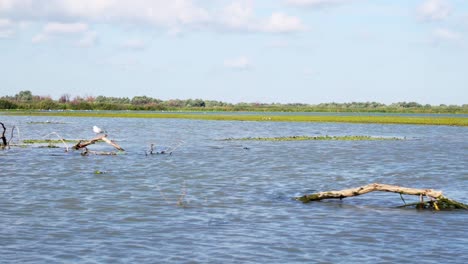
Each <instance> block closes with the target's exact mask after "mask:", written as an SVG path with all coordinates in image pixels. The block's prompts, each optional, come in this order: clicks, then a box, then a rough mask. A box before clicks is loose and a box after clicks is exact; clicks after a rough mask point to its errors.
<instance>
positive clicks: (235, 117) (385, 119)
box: [1, 111, 468, 126]
mask: <svg viewBox="0 0 468 264" xmlns="http://www.w3.org/2000/svg"><path fill="white" fill-rule="evenodd" d="M228 113H229V112H228ZM1 114H2V115H23V116H66V117H113V118H114V117H120V118H183V119H198V120H224V121H263V122H338V123H377V124H412V125H448V126H468V118H466V117H458V116H457V117H446V116H433V115H432V116H394V115H392V116H380V115H379V116H371V115H368V116H366V115H362V116H355V115H349V116H346V115H340V116H333V115H301V114H300V113H298V114H297V115H275V114H271V115H255V114H254V115H242V114H233V113H229V114H226V113H224V114H213V113H208V114H206V113H202V112H195V113H154V112H153V113H147V112H131V111H125V112H111V111H109V112H103V111H99V112H97V111H86V112H78V111H76V112H71V111H70V112H39V111H38V112H35V111H31V112H26V111H24V112H21V111H18V112H1Z"/></svg>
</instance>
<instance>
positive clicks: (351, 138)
mask: <svg viewBox="0 0 468 264" xmlns="http://www.w3.org/2000/svg"><path fill="white" fill-rule="evenodd" d="M403 139H404V138H398V137H373V136H328V135H326V136H289V137H246V138H226V139H223V140H224V141H234V140H245V141H249V140H250V141H306V140H337V141H340V140H341V141H377V140H403Z"/></svg>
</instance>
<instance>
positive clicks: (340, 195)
mask: <svg viewBox="0 0 468 264" xmlns="http://www.w3.org/2000/svg"><path fill="white" fill-rule="evenodd" d="M374 191H381V192H394V193H399V194H400V195H402V194H407V195H418V196H419V197H420V201H419V202H418V203H414V204H408V205H407V204H406V203H405V205H404V206H403V207H405V206H416V207H417V208H433V209H435V210H440V209H464V210H468V205H466V204H463V203H460V202H457V201H454V200H451V199H449V198H447V197H445V196H444V195H443V194H442V192H441V191H436V190H432V189H414V188H406V187H401V186H396V185H388V184H380V183H372V184H368V185H364V186H361V187H357V188H352V189H345V190H340V191H328V192H318V193H313V194H308V195H304V196H301V197H296V200H299V201H301V202H303V203H308V202H311V201H320V200H324V199H340V200H341V199H344V198H347V197H353V196H358V195H361V194H366V193H369V192H374ZM424 197H428V198H429V199H430V200H429V201H426V202H425V201H424Z"/></svg>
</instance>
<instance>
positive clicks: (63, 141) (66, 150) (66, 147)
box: [43, 132, 69, 152]
mask: <svg viewBox="0 0 468 264" xmlns="http://www.w3.org/2000/svg"><path fill="white" fill-rule="evenodd" d="M52 134H53V135H56V136H57V137H58V138H59V139H60V140H61V141H62V143H63V145H65V152H68V149H69V148H68V144H67V143H66V142H65V140H63V138H62V137H61V136H60V135H59V134H58V133H57V132H52V133H49V134H47V135H45V136H44V137H43V138H45V137H47V136H49V135H52Z"/></svg>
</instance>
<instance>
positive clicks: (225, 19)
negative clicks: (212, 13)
mask: <svg viewBox="0 0 468 264" xmlns="http://www.w3.org/2000/svg"><path fill="white" fill-rule="evenodd" d="M219 21H221V24H222V25H223V26H225V27H227V28H228V29H230V30H237V31H248V32H268V33H288V32H295V31H301V30H304V29H305V26H304V25H303V24H302V22H301V20H300V19H299V18H297V17H294V16H289V15H286V14H283V13H280V12H275V13H272V14H271V16H270V17H268V18H267V19H261V18H258V17H256V16H255V13H254V7H253V1H249V0H246V1H237V2H233V3H231V4H230V5H228V6H226V7H225V8H224V10H223V12H221V16H220V18H219Z"/></svg>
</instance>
